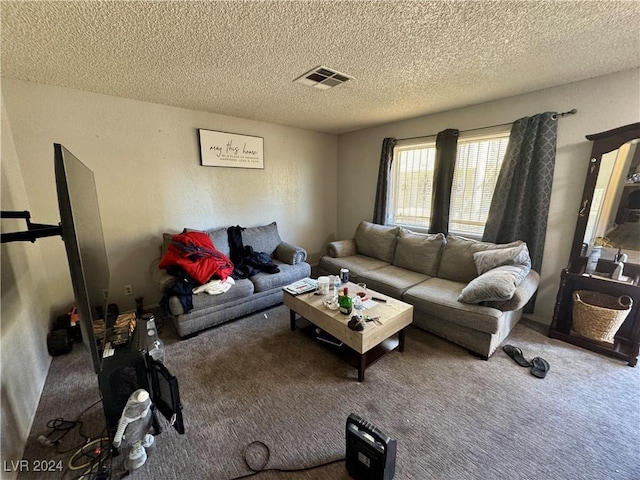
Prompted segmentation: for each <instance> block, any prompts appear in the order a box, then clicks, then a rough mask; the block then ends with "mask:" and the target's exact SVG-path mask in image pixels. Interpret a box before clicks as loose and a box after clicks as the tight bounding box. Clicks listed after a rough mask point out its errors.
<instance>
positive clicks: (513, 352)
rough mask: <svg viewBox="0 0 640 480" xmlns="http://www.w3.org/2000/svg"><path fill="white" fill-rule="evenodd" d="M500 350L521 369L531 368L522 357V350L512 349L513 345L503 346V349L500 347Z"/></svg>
mask: <svg viewBox="0 0 640 480" xmlns="http://www.w3.org/2000/svg"><path fill="white" fill-rule="evenodd" d="M502 349H503V350H504V351H505V352H506V354H507V355H509V356H510V357H511V358H513V359H514V360H515V362H516V363H517V364H518V365H520V366H521V367H530V366H531V362H529V360H527V359H526V358H524V355H522V350H520V349H519V348H518V347H514V346H513V345H505V346H504V347H502Z"/></svg>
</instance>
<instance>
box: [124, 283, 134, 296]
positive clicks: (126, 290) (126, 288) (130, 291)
mask: <svg viewBox="0 0 640 480" xmlns="http://www.w3.org/2000/svg"><path fill="white" fill-rule="evenodd" d="M124 294H125V295H133V287H132V286H131V285H125V286H124Z"/></svg>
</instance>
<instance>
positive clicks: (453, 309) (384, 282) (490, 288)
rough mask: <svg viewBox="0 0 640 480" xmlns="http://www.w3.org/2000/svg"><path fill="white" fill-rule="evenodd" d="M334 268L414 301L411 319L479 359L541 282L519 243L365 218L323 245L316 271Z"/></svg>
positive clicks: (488, 352) (495, 344)
mask: <svg viewBox="0 0 640 480" xmlns="http://www.w3.org/2000/svg"><path fill="white" fill-rule="evenodd" d="M527 262H528V263H527ZM340 268H348V269H349V270H350V276H351V281H352V282H365V283H366V284H367V287H368V288H371V289H372V290H375V291H378V292H381V293H384V294H385V295H389V296H391V297H394V298H397V299H399V300H402V301H404V302H407V303H410V304H411V305H413V306H414V319H413V321H414V325H416V326H418V327H420V328H422V329H424V330H427V331H429V332H431V333H434V334H436V335H438V336H441V337H443V338H446V339H447V340H449V341H452V342H454V343H456V344H458V345H461V346H463V347H465V348H467V349H468V350H470V351H471V352H474V353H476V354H477V355H479V356H480V357H482V358H484V359H488V358H489V357H490V356H491V355H492V354H493V352H494V351H495V350H496V348H497V347H498V346H499V345H500V343H501V342H502V341H503V340H504V339H505V338H506V337H507V336H508V335H509V332H510V331H511V330H512V329H513V327H514V326H515V325H516V323H517V322H518V321H519V320H520V318H521V316H522V309H523V307H524V306H525V305H526V304H527V302H528V301H529V300H530V299H531V297H532V296H533V295H534V293H535V292H536V290H537V288H538V283H539V281H540V276H539V275H538V273H537V272H535V271H533V270H531V269H530V260H529V255H528V251H527V250H526V244H525V243H524V242H513V243H510V244H502V245H499V244H492V243H485V242H479V241H475V240H471V239H467V238H464V237H459V236H455V235H448V236H447V237H445V236H444V235H443V234H441V233H440V234H431V235H425V234H420V233H416V232H412V231H410V230H407V229H404V228H401V227H392V226H383V225H376V224H372V223H369V222H362V223H361V224H360V225H359V226H358V228H357V229H356V232H355V235H354V238H352V239H348V240H340V241H335V242H331V243H330V244H329V245H328V246H327V253H326V255H324V256H323V257H322V258H321V259H320V262H319V265H318V275H337V274H338V273H339V271H340ZM479 269H480V271H481V272H482V274H479V273H478V270H479Z"/></svg>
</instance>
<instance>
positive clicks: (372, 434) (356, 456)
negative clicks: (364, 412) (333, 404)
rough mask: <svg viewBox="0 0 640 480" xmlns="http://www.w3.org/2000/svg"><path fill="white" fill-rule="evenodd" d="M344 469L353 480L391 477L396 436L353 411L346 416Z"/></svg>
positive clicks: (389, 479) (393, 468) (394, 463)
mask: <svg viewBox="0 0 640 480" xmlns="http://www.w3.org/2000/svg"><path fill="white" fill-rule="evenodd" d="M346 434H347V455H346V457H347V460H346V467H347V472H349V475H351V477H352V478H355V479H356V480H391V479H392V478H393V476H394V474H395V472H396V443H397V442H396V440H395V439H392V438H391V437H389V436H388V435H386V434H385V433H383V432H382V431H380V429H378V428H377V427H375V426H373V425H372V424H371V423H369V422H367V421H366V420H364V419H363V418H361V417H359V416H358V415H356V414H355V413H352V414H351V415H349V417H348V418H347V426H346Z"/></svg>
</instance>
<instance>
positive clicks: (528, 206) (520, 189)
mask: <svg viewBox="0 0 640 480" xmlns="http://www.w3.org/2000/svg"><path fill="white" fill-rule="evenodd" d="M554 118H555V113H554V112H546V113H540V114H538V115H534V116H533V117H524V118H521V119H519V120H516V121H515V122H514V123H513V126H512V127H511V135H510V137H509V144H508V145H507V151H506V152H505V156H504V162H503V164H502V168H501V170H500V174H499V175H498V181H497V184H496V189H495V191H494V193H493V198H492V200H491V207H490V209H489V217H488V218H487V223H486V225H485V227H484V235H483V236H482V239H483V240H484V241H487V242H494V243H507V242H511V241H514V240H523V241H525V242H527V247H528V248H529V254H530V255H531V268H533V269H534V270H535V271H536V272H538V273H540V269H541V267H542V254H543V252H544V242H545V235H546V231H547V218H548V214H549V199H550V198H551V186H552V184H553V170H554V168H555V162H556V139H557V127H558V124H557V122H556V120H555V119H554ZM532 311H533V302H531V303H530V305H529V306H528V307H527V308H526V309H525V312H527V313H530V312H532Z"/></svg>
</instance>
